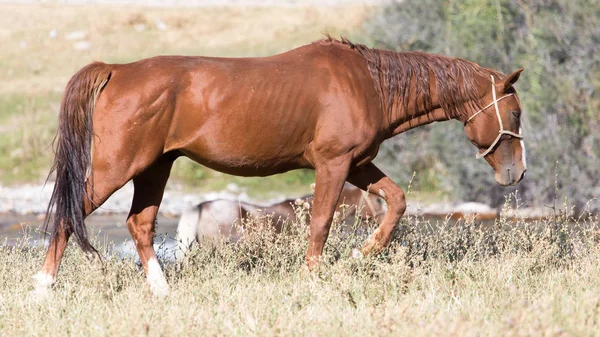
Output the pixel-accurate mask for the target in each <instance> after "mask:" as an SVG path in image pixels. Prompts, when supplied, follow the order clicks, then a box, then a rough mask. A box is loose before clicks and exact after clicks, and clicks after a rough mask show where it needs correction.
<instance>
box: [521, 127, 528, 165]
mask: <svg viewBox="0 0 600 337" xmlns="http://www.w3.org/2000/svg"><path fill="white" fill-rule="evenodd" d="M519 134H520V135H522V134H523V131H522V130H521V128H519ZM521 151H522V154H523V157H522V158H521V160H522V161H523V168H524V169H527V154H526V152H527V151H525V142H524V141H523V138H521Z"/></svg>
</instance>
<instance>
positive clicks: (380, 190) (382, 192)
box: [379, 188, 385, 198]
mask: <svg viewBox="0 0 600 337" xmlns="http://www.w3.org/2000/svg"><path fill="white" fill-rule="evenodd" d="M379 196H380V197H382V198H385V192H384V191H383V190H382V189H381V188H380V189H379Z"/></svg>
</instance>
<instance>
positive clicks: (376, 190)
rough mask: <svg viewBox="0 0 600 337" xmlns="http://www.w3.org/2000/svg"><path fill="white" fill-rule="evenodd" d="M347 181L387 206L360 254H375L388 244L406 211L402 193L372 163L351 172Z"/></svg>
mask: <svg viewBox="0 0 600 337" xmlns="http://www.w3.org/2000/svg"><path fill="white" fill-rule="evenodd" d="M348 181H349V182H350V183H352V184H354V185H355V186H356V187H358V188H361V189H363V190H365V191H368V192H369V193H373V194H376V195H378V196H380V197H382V198H383V199H384V200H385V201H386V203H387V204H388V209H387V212H386V214H385V217H384V218H383V221H382V222H381V224H380V225H379V227H377V229H376V230H375V232H373V234H371V236H370V237H369V238H368V239H367V241H366V242H365V244H364V246H363V248H362V252H361V253H362V254H365V255H366V254H373V253H377V252H379V251H380V250H381V249H382V248H384V247H386V246H387V245H388V244H389V242H390V238H391V235H392V231H393V230H394V227H395V226H396V224H397V223H398V221H399V220H400V218H401V217H402V215H403V214H404V211H405V210H406V200H405V197H404V191H402V189H401V188H400V187H398V185H396V184H395V183H394V182H393V181H392V180H391V179H390V178H388V177H387V176H386V175H385V174H384V173H383V172H381V171H380V170H379V169H378V168H377V167H376V166H375V165H374V164H372V163H369V164H367V165H365V166H364V167H363V168H362V169H360V170H358V171H355V172H352V173H351V174H350V175H349V176H348ZM359 255H360V253H359Z"/></svg>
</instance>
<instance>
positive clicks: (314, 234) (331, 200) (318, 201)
mask: <svg viewBox="0 0 600 337" xmlns="http://www.w3.org/2000/svg"><path fill="white" fill-rule="evenodd" d="M351 161H352V157H351V155H346V156H344V157H338V158H335V159H331V160H327V161H323V162H322V163H320V164H319V165H315V171H316V187H315V197H314V200H313V212H312V220H311V221H310V242H309V244H308V251H307V253H306V263H307V264H308V268H309V269H311V270H312V269H313V268H314V267H315V266H316V265H317V264H318V263H319V260H320V258H321V255H322V254H323V247H324V246H325V242H326V241H327V237H328V236H329V228H331V221H332V220H333V213H334V211H335V205H336V204H337V202H338V199H339V198H340V193H341V192H342V187H343V186H344V182H345V180H346V177H347V176H348V170H349V168H350V163H351Z"/></svg>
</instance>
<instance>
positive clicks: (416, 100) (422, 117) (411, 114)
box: [384, 74, 469, 137]
mask: <svg viewBox="0 0 600 337" xmlns="http://www.w3.org/2000/svg"><path fill="white" fill-rule="evenodd" d="M429 76H431V77H430V79H429V93H428V94H429V97H430V99H431V102H430V103H431V104H430V105H428V106H424V105H425V104H424V103H423V102H422V97H421V96H417V95H416V94H414V93H415V92H416V91H417V90H416V89H415V88H414V86H413V84H414V85H416V84H415V82H416V81H414V80H413V81H411V88H409V89H408V90H410V91H411V94H410V95H407V97H409V102H408V104H393V105H392V106H391V107H388V108H387V109H388V111H385V112H384V120H385V121H386V122H387V129H388V130H389V135H390V137H393V136H395V135H397V134H399V133H402V132H404V131H407V130H410V129H414V128H416V127H419V126H423V125H426V124H430V123H433V122H440V121H447V120H451V119H458V120H460V119H461V116H454V115H452V113H451V112H448V111H444V109H443V108H442V107H441V104H440V101H439V96H438V93H437V88H436V84H437V79H436V77H435V75H433V74H430V75H429ZM446 85H462V84H459V83H447V84H446ZM396 90H407V89H406V88H396ZM389 94H390V95H396V96H397V97H405V96H406V95H404V93H403V92H396V93H389ZM421 95H422V94H421ZM455 99H456V100H457V102H455V104H457V105H459V106H460V105H463V104H467V103H468V102H469V98H466V97H455Z"/></svg>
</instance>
